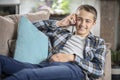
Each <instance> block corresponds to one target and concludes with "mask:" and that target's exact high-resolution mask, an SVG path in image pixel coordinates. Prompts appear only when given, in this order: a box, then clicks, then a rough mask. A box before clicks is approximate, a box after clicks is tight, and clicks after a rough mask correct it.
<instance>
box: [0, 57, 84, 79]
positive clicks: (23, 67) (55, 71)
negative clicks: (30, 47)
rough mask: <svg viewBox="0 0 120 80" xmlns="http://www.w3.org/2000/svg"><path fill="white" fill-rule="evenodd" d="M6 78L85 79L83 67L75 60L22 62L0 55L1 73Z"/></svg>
mask: <svg viewBox="0 0 120 80" xmlns="http://www.w3.org/2000/svg"><path fill="white" fill-rule="evenodd" d="M2 73H4V74H6V75H9V77H7V78H5V79H4V80H85V75H84V73H83V71H82V69H81V68H80V67H79V66H77V65H76V64H75V63H73V62H47V61H46V62H42V63H40V64H30V63H22V62H19V61H16V60H14V59H12V58H10V57H6V56H1V55H0V74H2Z"/></svg>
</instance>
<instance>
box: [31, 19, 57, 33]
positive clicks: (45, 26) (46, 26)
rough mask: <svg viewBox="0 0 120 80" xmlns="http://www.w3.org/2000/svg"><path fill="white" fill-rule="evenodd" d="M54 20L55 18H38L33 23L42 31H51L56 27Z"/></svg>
mask: <svg viewBox="0 0 120 80" xmlns="http://www.w3.org/2000/svg"><path fill="white" fill-rule="evenodd" d="M56 21H57V20H39V21H35V22H33V25H35V26H36V27H37V28H38V29H39V30H40V31H42V32H45V33H46V32H53V31H54V30H56V29H57V27H58V26H56Z"/></svg>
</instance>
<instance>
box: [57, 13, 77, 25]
mask: <svg viewBox="0 0 120 80" xmlns="http://www.w3.org/2000/svg"><path fill="white" fill-rule="evenodd" d="M75 24H76V14H71V15H69V16H67V17H65V18H63V19H62V20H60V21H57V22H56V25H57V26H61V27H68V26H72V25H75Z"/></svg>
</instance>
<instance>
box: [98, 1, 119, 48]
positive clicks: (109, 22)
mask: <svg viewBox="0 0 120 80" xmlns="http://www.w3.org/2000/svg"><path fill="white" fill-rule="evenodd" d="M118 18H119V3H118V1H117V0H115V1H114V0H110V1H107V0H103V1H101V34H100V35H101V37H102V38H104V39H105V41H106V42H108V43H111V44H112V49H113V50H116V49H117V47H118V46H119V45H120V42H119V34H120V31H119V30H120V28H119V26H118ZM118 44H119V45H118Z"/></svg>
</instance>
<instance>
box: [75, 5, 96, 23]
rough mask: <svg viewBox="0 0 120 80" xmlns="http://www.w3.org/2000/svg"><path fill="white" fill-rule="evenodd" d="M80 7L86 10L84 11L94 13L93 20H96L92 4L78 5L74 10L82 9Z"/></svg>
mask: <svg viewBox="0 0 120 80" xmlns="http://www.w3.org/2000/svg"><path fill="white" fill-rule="evenodd" d="M82 9H84V10H86V11H88V12H90V13H92V14H94V20H95V21H96V19H97V10H96V9H95V8H94V7H93V6H91V5H80V6H79V7H78V8H77V11H76V12H78V11H80V10H82Z"/></svg>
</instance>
